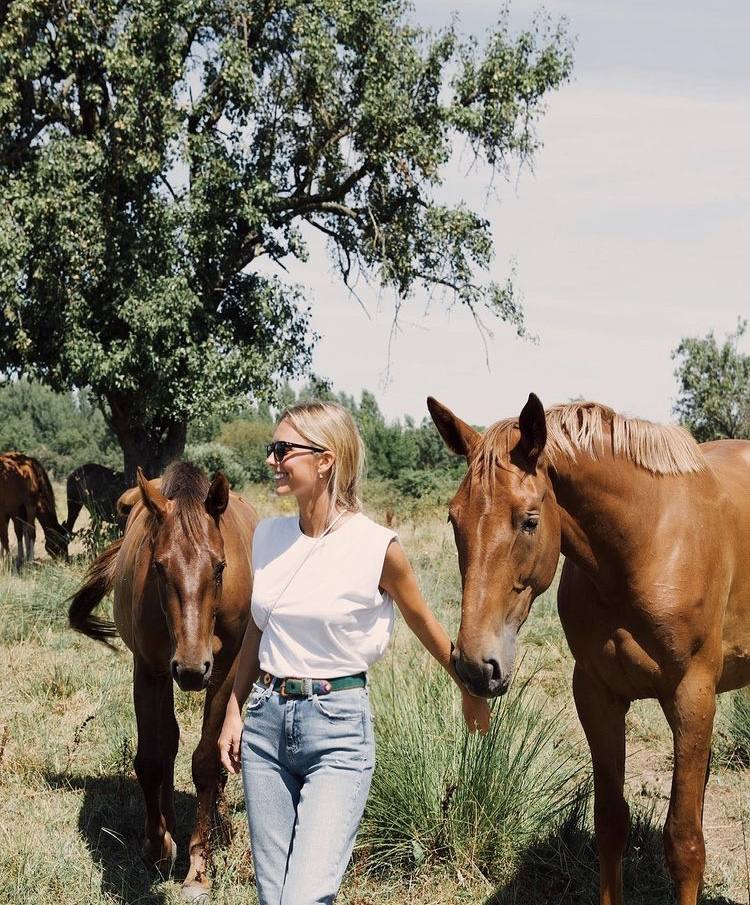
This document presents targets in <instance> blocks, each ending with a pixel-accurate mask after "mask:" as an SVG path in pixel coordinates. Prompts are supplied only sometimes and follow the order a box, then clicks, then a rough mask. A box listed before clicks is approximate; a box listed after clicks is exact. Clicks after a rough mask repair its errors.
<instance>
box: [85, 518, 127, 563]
mask: <svg viewBox="0 0 750 905" xmlns="http://www.w3.org/2000/svg"><path fill="white" fill-rule="evenodd" d="M89 517H90V518H89V523H88V525H86V527H85V528H81V529H80V530H79V531H76V537H78V539H79V540H80V541H81V542H82V544H83V551H84V556H85V558H86V559H87V560H92V559H96V557H97V556H99V555H101V554H102V553H104V551H105V550H106V549H107V547H108V546H109V545H110V544H112V543H114V541H116V540H117V538H118V537H120V536H121V535H122V529H121V528H120V526H119V525H117V524H114V523H113V522H108V521H105V519H103V518H102V517H101V515H100V514H99V512H98V511H97V510H96V508H95V507H93V506H92V507H91V508H90V509H89Z"/></svg>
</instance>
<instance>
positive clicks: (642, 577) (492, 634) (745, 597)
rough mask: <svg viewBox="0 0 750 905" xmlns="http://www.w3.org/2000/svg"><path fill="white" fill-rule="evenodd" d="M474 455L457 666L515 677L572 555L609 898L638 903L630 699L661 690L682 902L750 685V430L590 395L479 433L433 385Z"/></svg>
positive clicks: (674, 861)
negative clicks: (717, 434)
mask: <svg viewBox="0 0 750 905" xmlns="http://www.w3.org/2000/svg"><path fill="white" fill-rule="evenodd" d="M427 404H428V407H429V409H430V413H431V415H432V418H433V420H434V422H435V424H436V426H437V428H438V430H439V431H440V433H441V435H442V437H443V439H444V440H445V442H446V443H447V445H448V446H449V447H450V448H451V449H452V450H453V451H454V452H455V453H458V454H460V455H463V456H465V457H466V459H467V461H468V465H469V468H468V471H467V474H466V477H465V478H464V480H463V482H462V483H461V485H460V487H459V489H458V492H457V493H456V495H455V496H454V498H453V500H452V501H451V503H450V507H449V513H450V516H449V517H450V521H451V523H452V524H453V529H454V533H455V538H456V546H457V548H458V559H459V568H460V570H461V579H462V584H463V597H462V603H461V626H460V630H459V634H458V639H457V643H456V648H455V651H454V659H455V666H456V671H457V673H458V675H459V677H460V678H461V679H462V681H463V682H464V684H465V685H466V686H467V688H468V689H469V690H470V691H472V692H474V693H475V694H477V695H481V696H487V697H491V696H495V695H498V694H502V693H503V692H504V691H505V690H506V689H507V687H508V682H509V680H510V675H511V671H512V667H513V660H514V655H515V646H516V636H517V633H518V630H519V628H520V627H521V625H522V624H523V622H524V621H525V619H526V617H527V615H528V612H529V608H530V606H531V604H532V602H533V600H534V598H535V597H536V596H537V595H538V594H541V593H542V592H543V591H544V590H546V588H547V587H549V585H550V583H551V582H552V579H553V577H554V575H555V570H556V567H557V562H558V558H559V556H560V552H561V550H562V553H563V554H564V555H565V565H564V567H563V570H562V577H561V580H560V587H559V590H558V595H557V600H558V610H559V613H560V619H561V621H562V625H563V629H564V630H565V635H566V637H567V640H568V644H569V645H570V649H571V652H572V654H573V657H574V658H575V670H574V673H573V693H574V696H575V702H576V708H577V710H578V714H579V717H580V719H581V723H582V725H583V729H584V731H585V733H586V738H587V740H588V743H589V747H590V749H591V758H592V763H593V771H594V823H595V829H596V839H597V847H598V850H599V861H600V902H601V905H622V902H623V889H622V856H623V851H624V849H625V844H626V841H627V837H628V825H629V813H628V807H627V804H626V802H625V798H624V797H623V785H624V778H625V714H626V712H627V710H628V707H629V706H630V703H631V702H632V701H634V700H636V699H638V698H656V699H657V700H658V701H659V703H660V705H661V707H662V710H663V711H664V714H665V716H666V718H667V721H668V722H669V725H670V727H671V729H672V734H673V736H674V770H673V775H672V791H671V796H670V802H669V810H668V812H667V819H666V824H665V827H664V846H665V854H666V859H667V866H668V867H669V871H670V873H671V876H672V879H673V881H674V884H675V888H676V893H677V902H678V905H696V902H697V899H698V895H699V891H700V888H701V885H702V882H703V870H704V865H705V846H704V841H703V799H704V794H705V785H706V782H707V780H708V771H709V760H710V752H711V733H712V727H713V720H714V713H715V708H716V694H717V692H722V691H729V690H731V689H735V688H740V687H742V686H744V685H747V684H748V683H750V443H747V442H743V441H739V440H720V441H717V442H713V443H704V444H702V445H701V446H699V445H698V444H697V443H696V442H695V441H694V440H693V438H692V437H691V436H690V435H689V434H688V433H687V432H686V431H683V430H682V429H681V428H677V427H662V426H660V425H656V424H651V423H649V422H647V421H640V420H638V419H634V418H626V417H624V416H622V415H619V414H617V413H616V412H614V411H612V409H609V408H607V407H606V406H602V405H597V404H595V403H574V404H570V405H561V406H556V407H554V408H552V409H550V410H548V411H547V412H546V413H545V411H544V408H543V407H542V404H541V403H540V402H539V400H538V399H537V397H536V396H534V395H533V394H531V395H530V396H529V400H528V402H527V403H526V405H525V406H524V408H523V411H522V412H521V414H520V417H518V418H511V419H507V420H505V421H499V422H498V423H497V424H494V425H493V426H492V427H490V428H489V429H488V430H487V431H486V433H484V434H479V433H478V432H477V431H475V430H474V429H473V428H471V427H470V426H469V425H468V424H466V423H465V422H463V421H462V420H461V419H460V418H457V417H456V416H455V415H454V414H453V413H452V412H450V411H449V410H448V409H447V408H445V407H444V406H442V405H441V404H440V403H439V402H437V401H436V400H434V399H428V403H427Z"/></svg>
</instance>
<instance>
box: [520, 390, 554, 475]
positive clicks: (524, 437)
mask: <svg viewBox="0 0 750 905" xmlns="http://www.w3.org/2000/svg"><path fill="white" fill-rule="evenodd" d="M518 427H519V429H520V431H521V448H522V449H523V451H524V453H525V454H526V458H528V459H530V460H531V461H533V462H535V461H536V460H537V459H538V458H539V456H540V455H541V452H542V450H543V449H544V447H545V444H546V443H547V419H546V416H545V414H544V406H543V405H542V403H541V402H540V401H539V397H538V396H536V395H535V394H534V393H529V398H528V401H527V402H526V405H525V406H524V407H523V409H522V410H521V414H520V415H519V416H518Z"/></svg>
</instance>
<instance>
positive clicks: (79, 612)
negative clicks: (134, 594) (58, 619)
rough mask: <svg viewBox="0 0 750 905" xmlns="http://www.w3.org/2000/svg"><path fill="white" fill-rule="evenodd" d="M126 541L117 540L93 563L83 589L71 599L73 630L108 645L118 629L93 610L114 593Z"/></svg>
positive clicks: (87, 573) (70, 621) (70, 610)
mask: <svg viewBox="0 0 750 905" xmlns="http://www.w3.org/2000/svg"><path fill="white" fill-rule="evenodd" d="M123 540H124V538H122V537H120V538H118V539H117V540H116V541H115V542H114V543H113V544H110V546H109V547H107V549H106V550H105V551H104V553H102V554H101V556H97V558H96V559H95V560H94V561H93V562H92V563H91V565H90V566H89V569H88V572H86V577H85V578H84V580H83V584H82V585H81V587H80V588H79V589H78V590H77V591H76V592H75V594H73V595H72V597H69V598H68V600H70V608H69V610H68V622H69V623H70V626H71V628H74V629H75V630H76V631H77V632H81V633H82V634H84V635H88V636H89V638H95V639H96V640H97V641H103V642H104V643H105V644H106V643H108V640H109V639H110V638H116V637H117V628H116V627H115V624H114V622H109V620H107V619H99V618H98V616H92V615H91V611H92V610H93V609H94V607H96V606H98V605H99V603H101V601H102V600H103V599H104V598H105V597H106V596H107V594H108V593H109V592H110V591H111V590H112V585H113V584H114V581H115V567H116V564H117V554H118V553H119V552H120V547H121V546H122V542H123Z"/></svg>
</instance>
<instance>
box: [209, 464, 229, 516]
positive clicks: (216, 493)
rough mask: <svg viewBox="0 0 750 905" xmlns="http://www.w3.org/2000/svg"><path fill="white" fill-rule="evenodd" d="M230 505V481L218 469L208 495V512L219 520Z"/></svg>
mask: <svg viewBox="0 0 750 905" xmlns="http://www.w3.org/2000/svg"><path fill="white" fill-rule="evenodd" d="M228 505H229V481H227V479H226V478H225V477H224V475H223V474H222V472H220V471H217V472H216V474H215V475H214V479H213V481H211V486H210V487H209V488H208V494H207V495H206V512H207V513H208V514H209V515H210V516H212V517H213V518H215V519H216V520H217V521H218V520H219V518H220V517H221V516H222V515H223V514H224V510H225V509H226V508H227V506H228Z"/></svg>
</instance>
